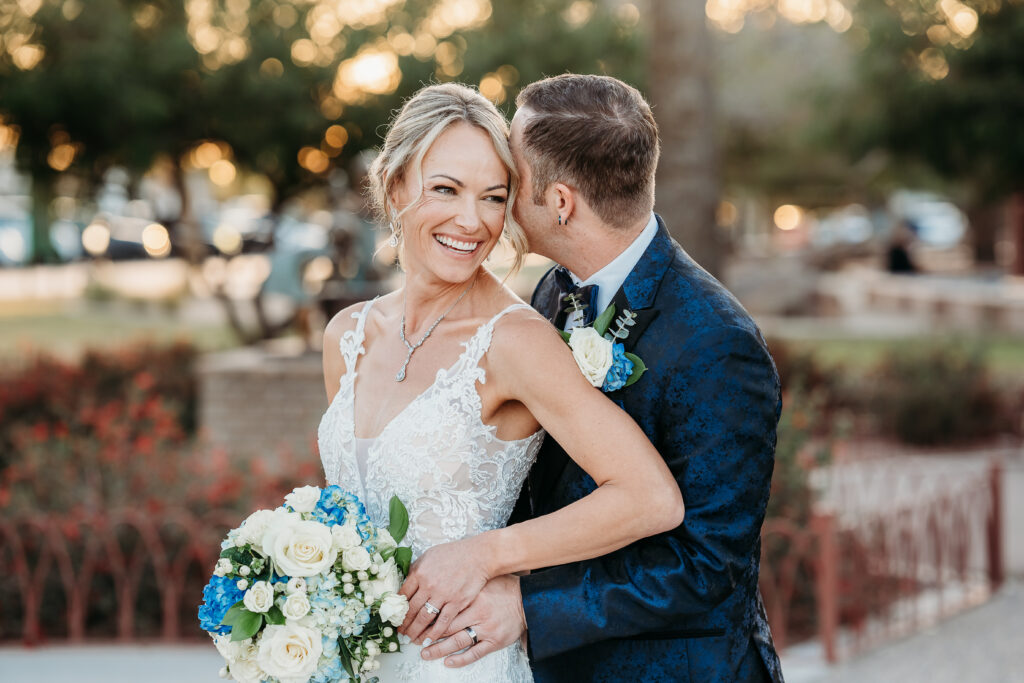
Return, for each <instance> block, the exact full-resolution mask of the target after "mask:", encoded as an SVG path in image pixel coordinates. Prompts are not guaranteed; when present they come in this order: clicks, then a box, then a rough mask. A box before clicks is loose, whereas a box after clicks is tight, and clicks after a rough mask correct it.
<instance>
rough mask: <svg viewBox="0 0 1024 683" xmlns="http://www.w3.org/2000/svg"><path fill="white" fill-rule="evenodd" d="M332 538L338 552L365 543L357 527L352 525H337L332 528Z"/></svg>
mask: <svg viewBox="0 0 1024 683" xmlns="http://www.w3.org/2000/svg"><path fill="white" fill-rule="evenodd" d="M331 537H332V538H333V541H334V547H335V548H337V549H338V550H348V549H349V548H355V547H356V546H358V545H361V544H362V542H363V539H362V537H361V536H360V535H359V532H358V531H357V530H356V525H355V524H351V523H349V524H337V525H335V526H333V527H331Z"/></svg>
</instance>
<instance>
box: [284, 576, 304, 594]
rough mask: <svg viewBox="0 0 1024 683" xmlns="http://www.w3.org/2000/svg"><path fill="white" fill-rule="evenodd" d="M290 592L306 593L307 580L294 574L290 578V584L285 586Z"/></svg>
mask: <svg viewBox="0 0 1024 683" xmlns="http://www.w3.org/2000/svg"><path fill="white" fill-rule="evenodd" d="M285 590H286V591H288V594H289V595H290V594H292V593H305V592H306V580H305V579H304V578H302V577H301V576H293V577H292V578H290V579H288V585H287V587H286V588H285Z"/></svg>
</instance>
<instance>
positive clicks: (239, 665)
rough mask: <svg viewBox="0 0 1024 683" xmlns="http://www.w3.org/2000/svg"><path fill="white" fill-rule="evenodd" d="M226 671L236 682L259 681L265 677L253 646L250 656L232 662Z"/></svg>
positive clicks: (252, 682) (257, 682) (248, 682)
mask: <svg viewBox="0 0 1024 683" xmlns="http://www.w3.org/2000/svg"><path fill="white" fill-rule="evenodd" d="M228 671H229V673H230V674H231V677H232V678H234V679H235V680H236V681H238V683H261V682H262V681H263V679H265V678H266V677H267V674H266V672H265V671H263V669H262V668H260V665H259V663H258V662H257V661H256V649H255V647H254V648H253V652H252V655H251V656H248V657H244V658H242V659H239V660H237V661H234V662H232V663H231V664H230V665H229V666H228Z"/></svg>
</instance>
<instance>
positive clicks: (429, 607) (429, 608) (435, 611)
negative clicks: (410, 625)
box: [423, 602, 441, 615]
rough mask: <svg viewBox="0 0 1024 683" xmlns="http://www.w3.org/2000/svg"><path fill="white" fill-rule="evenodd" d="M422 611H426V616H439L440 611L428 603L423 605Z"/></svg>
mask: <svg viewBox="0 0 1024 683" xmlns="http://www.w3.org/2000/svg"><path fill="white" fill-rule="evenodd" d="M423 609H425V610H427V613H428V614H435V615H436V614H440V613H441V610H439V609H438V608H436V607H434V606H433V605H431V604H430V603H429V602H425V603H423Z"/></svg>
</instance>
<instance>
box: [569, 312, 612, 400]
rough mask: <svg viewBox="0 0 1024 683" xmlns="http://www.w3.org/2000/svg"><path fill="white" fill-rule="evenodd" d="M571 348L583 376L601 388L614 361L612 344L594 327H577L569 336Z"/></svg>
mask: <svg viewBox="0 0 1024 683" xmlns="http://www.w3.org/2000/svg"><path fill="white" fill-rule="evenodd" d="M569 348H570V349H572V357H573V358H574V359H575V360H576V365H578V366H579V368H580V371H581V372H582V373H583V376H584V377H586V378H587V381H588V382H590V383H591V384H593V385H594V386H595V387H598V388H600V387H601V386H602V385H603V384H604V378H605V375H607V374H608V370H609V368H611V367H612V362H613V360H614V359H613V357H612V343H611V342H610V341H608V340H607V339H605V338H604V337H602V336H601V335H599V334H598V333H597V330H595V329H594V328H593V327H575V328H573V330H572V332H571V333H570V336H569Z"/></svg>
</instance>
